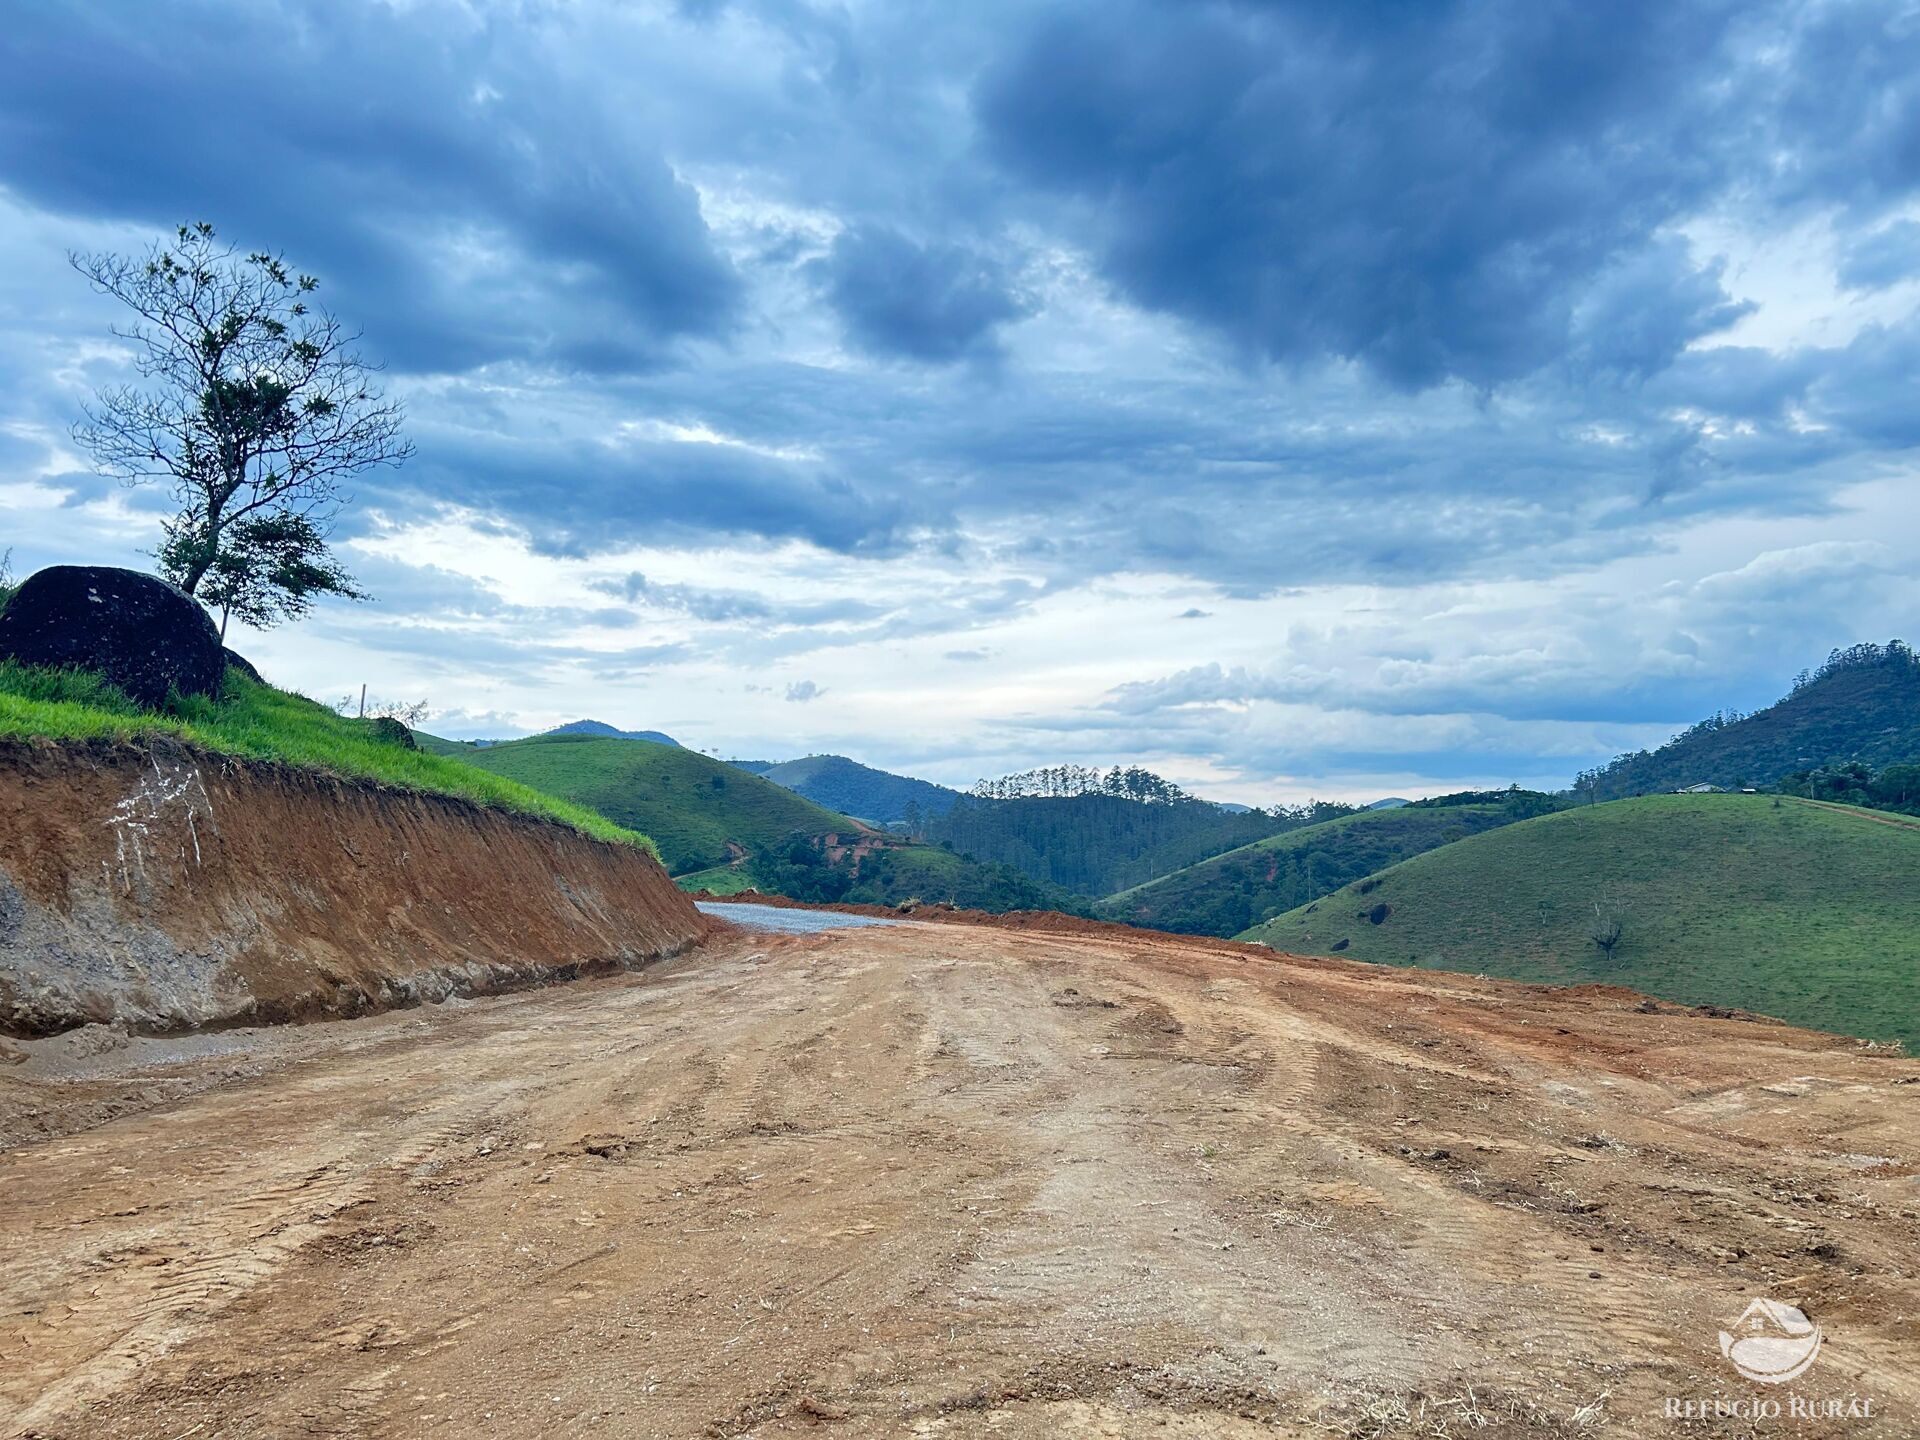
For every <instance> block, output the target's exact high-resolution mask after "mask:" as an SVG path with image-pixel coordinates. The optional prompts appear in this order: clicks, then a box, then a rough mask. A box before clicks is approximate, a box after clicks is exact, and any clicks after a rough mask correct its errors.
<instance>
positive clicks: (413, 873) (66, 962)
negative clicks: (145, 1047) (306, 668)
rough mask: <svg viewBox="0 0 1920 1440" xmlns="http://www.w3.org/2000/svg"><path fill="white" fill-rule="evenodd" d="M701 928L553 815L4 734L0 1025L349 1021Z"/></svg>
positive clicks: (614, 960) (516, 981)
mask: <svg viewBox="0 0 1920 1440" xmlns="http://www.w3.org/2000/svg"><path fill="white" fill-rule="evenodd" d="M710 928H711V922H709V921H708V920H706V919H705V917H703V916H702V915H700V913H699V912H698V911H696V910H695V909H694V907H693V904H692V902H691V901H690V900H689V899H688V898H687V896H686V895H684V894H682V893H681V892H680V891H679V890H677V889H675V888H674V885H673V883H672V881H670V880H669V879H668V878H667V875H666V872H665V871H664V870H662V869H661V868H660V866H659V864H658V863H657V862H655V861H654V860H653V858H652V857H651V856H649V855H646V854H644V853H643V852H641V851H639V850H635V849H632V848H631V847H627V846H621V845H611V844H607V843H604V842H602V841H598V840H591V839H588V838H586V837H585V836H582V835H580V834H578V833H577V832H575V831H573V830H570V829H568V828H566V827H564V826H561V825H558V824H555V823H552V822H549V821H544V820H537V819H532V818H529V817H523V816H519V815H513V814H509V813H506V812H503V811H499V810H491V809H486V808H483V807H481V806H478V805H473V804H470V803H468V802H466V801H462V800H455V799H450V798H446V797H442V796H433V795H420V794H414V793H411V792H404V791H397V790H392V789H388V788H385V787H381V786H378V785H374V784H371V783H367V782H358V781H345V780H338V779H333V778H330V777H326V776H321V775H316V774H313V773H311V772H308V771H303V770H298V769H294V768H292V767H289V766H283V765H276V764H267V763H261V762H255V761H247V760H239V759H235V758H232V757H228V756H217V755H210V754H207V753H204V752H202V751H199V750H196V749H192V748H189V747H186V746H182V745H178V744H172V743H165V742H155V743H153V744H142V745H127V744H106V743H95V744H76V743H56V742H51V741H23V740H5V739H0V1032H4V1033H12V1034H16V1035H32V1034H46V1033H51V1032H54V1031H59V1030H65V1029H68V1028H71V1027H73V1026H77V1025H82V1024H87V1023H90V1022H104V1023H108V1024H114V1025H120V1026H124V1027H127V1028H129V1029H134V1030H143V1031H156V1032H157V1031H170V1030H187V1029H197V1028H206V1027H215V1026H224V1025H238V1024H256V1023H261V1022H267V1021H280V1020H299V1019H310V1018H320V1017H326V1016H336V1015H351V1014H358V1013H361V1012H364V1011H369V1010H376V1009H382V1008H386V1007H389V1006H396V1005H407V1004H415V1003H419V1002H421V1001H426V1000H437V999H443V998H446V997H448V996H453V995H463V994H475V993H480V992H484V991H491V990H499V989H504V988H509V987H512V986H519V985H526V984H533V983H539V982H543V981H550V980H559V979H570V978H573V977H576V976H579V975H584V974H589V973H594V972H600V971H608V970H615V969H622V968H630V967H634V966H638V965H641V964H644V963H646V962H647V961H649V960H653V959H656V958H659V957H662V956H666V955H671V954H674V953H676V952H677V951H679V950H681V949H683V948H685V947H686V946H688V945H689V944H691V943H692V942H693V941H695V940H696V939H698V938H700V937H701V936H702V935H704V934H706V933H707V932H708V931H709V929H710Z"/></svg>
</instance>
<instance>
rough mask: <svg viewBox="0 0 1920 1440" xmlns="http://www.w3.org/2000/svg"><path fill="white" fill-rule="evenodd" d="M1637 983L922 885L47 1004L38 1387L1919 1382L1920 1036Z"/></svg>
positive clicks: (372, 1416) (12, 1398)
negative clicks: (465, 982)
mask: <svg viewBox="0 0 1920 1440" xmlns="http://www.w3.org/2000/svg"><path fill="white" fill-rule="evenodd" d="M1639 1004H1640V1002H1639V1001H1638V999H1637V997H1630V996H1625V995H1623V994H1621V993H1619V992H1608V991H1596V990H1587V991H1573V992H1552V991H1547V990H1544V989H1534V988H1529V987H1523V986H1517V985H1507V984H1498V983H1491V982H1478V981H1473V980H1469V979H1465V978H1462V977H1457V976H1450V975H1444V974H1434V973H1411V972H1391V971H1379V970H1370V969H1367V968H1365V967H1361V966H1354V965H1343V964H1339V963H1329V962H1293V961H1287V960H1282V959H1274V960H1265V959H1261V958H1259V957H1257V956H1255V955H1253V954H1250V953H1249V952H1247V951H1246V950H1244V949H1241V948H1236V947H1227V946H1217V945H1212V944H1209V943H1207V942H1188V941H1176V940H1172V939H1168V938H1162V937H1152V936H1145V935H1141V936H1137V937H1126V936H1099V935H1089V936H1049V935H1044V934H1030V933H1029V934H1019V933H1009V932H1001V931H995V930H991V929H983V928H963V927H959V926H941V925H908V926H902V927H889V928H874V929H866V930H858V931H842V932H831V933H825V934H818V935H808V936H751V935H734V936H730V937H728V938H726V939H724V940H722V941H720V942H718V943H716V944H713V945H710V946H709V947H708V948H706V949H704V950H703V951H700V952H698V953H694V954H691V955H687V956H683V957H681V958H679V959H677V960H673V961H670V962H667V963H664V964H661V965H659V966H657V967H655V968H654V969H652V970H650V971H648V972H646V973H645V974H643V975H639V976H632V977H624V978H619V979H611V980H595V981H587V982H581V983H578V984H573V985H566V986H559V987H555V988H551V989H546V990H540V991H535V992H530V993H525V994H520V995H511V996H503V997H493V998H489V999H485V1000H478V1001H473V1002H455V1003H452V1004H449V1005H445V1006H440V1007H434V1008H431V1009H426V1010H416V1011H410V1012H402V1013H396V1014H389V1015H385V1016H377V1017H373V1018H369V1019H365V1020H355V1021H343V1022H336V1023H330V1024H322V1025H310V1026H299V1027H281V1028H280V1029H278V1030H275V1031H251V1032H243V1033H236V1034H232V1035H227V1036H211V1037H201V1038H200V1039H197V1040H187V1041H174V1042H156V1041H137V1042H134V1043H132V1044H130V1045H129V1044H123V1045H120V1046H118V1047H117V1048H111V1049H107V1050H105V1051H104V1052H103V1053H99V1054H94V1055H87V1054H84V1053H83V1052H84V1051H86V1050H87V1049H88V1048H89V1046H90V1043H91V1040H92V1038H93V1037H89V1036H87V1035H81V1036H78V1037H69V1038H68V1039H65V1040H56V1041H49V1042H35V1044H34V1045H33V1046H30V1047H27V1048H28V1049H29V1051H30V1052H31V1057H32V1058H30V1059H28V1060H27V1061H25V1062H24V1063H20V1064H16V1065H13V1066H11V1067H0V1143H6V1144H8V1145H9V1147H10V1148H8V1149H7V1150H6V1152H5V1153H4V1154H0V1433H14V1432H21V1433H26V1434H31V1435H42V1436H74V1437H78V1436H154V1437H167V1440H174V1437H182V1440H184V1437H189V1436H191V1437H196V1440H216V1437H232V1436H256V1435H276V1436H277V1435H344V1436H362V1435H364V1436H488V1435H499V1436H530V1435H554V1436H559V1435H569V1436H571V1435H590V1434H594V1435H597V1434H614V1435H637V1436H673V1437H682V1436H697V1435H717V1436H736V1435H761V1436H787V1435H821V1436H849V1437H851V1436H895V1435H924V1436H936V1437H944V1436H976V1435H991V1436H1027V1435H1036V1436H1038V1435H1045V1436H1051V1437H1058V1436H1079V1435H1108V1436H1138V1435H1167V1436H1200V1435H1207V1436H1213V1435H1228V1436H1233V1435H1243V1434H1244V1435H1263V1436H1268V1435H1274V1434H1282V1435H1295V1434H1299V1435H1309V1434H1310V1435H1324V1434H1329V1433H1331V1434H1338V1435H1366V1436H1372V1435H1399V1434H1406V1435H1423V1436H1433V1435H1455V1436H1468V1435H1478V1436H1494V1435H1502V1434H1508V1433H1511V1434H1526V1435H1535V1434H1546V1435H1559V1434H1581V1435H1584V1434H1667V1433H1676V1432H1679V1431H1682V1430H1689V1433H1693V1432H1692V1431H1691V1430H1690V1427H1686V1426H1683V1425H1682V1424H1680V1423H1679V1422H1676V1421H1672V1420H1669V1419H1666V1418H1664V1414H1663V1412H1664V1407H1665V1406H1666V1404H1667V1401H1668V1399H1669V1397H1673V1398H1677V1399H1685V1400H1691V1401H1693V1402H1695V1403H1698V1402H1700V1401H1702V1400H1707V1401H1711V1399H1712V1398H1713V1397H1716V1396H1718V1397H1722V1398H1725V1399H1734V1398H1740V1399H1743V1400H1745V1401H1747V1402H1748V1403H1751V1402H1752V1400H1753V1399H1754V1398H1755V1397H1760V1398H1763V1399H1777V1400H1781V1401H1783V1402H1784V1401H1785V1400H1786V1398H1787V1397H1788V1396H1789V1395H1798V1396H1800V1397H1802V1398H1803V1399H1805V1400H1809V1401H1813V1402H1825V1401H1829V1400H1835V1399H1838V1400H1842V1401H1846V1400H1848V1399H1852V1400H1854V1401H1855V1403H1856V1405H1857V1404H1858V1403H1860V1402H1866V1403H1870V1404H1871V1407H1872V1418H1839V1419H1827V1420H1813V1421H1804V1420H1795V1419H1794V1418H1792V1417H1791V1415H1783V1416H1782V1417H1781V1418H1780V1419H1778V1420H1764V1421H1756V1422H1753V1423H1752V1424H1751V1425H1750V1426H1749V1425H1748V1424H1747V1423H1746V1422H1744V1421H1728V1422H1724V1423H1718V1424H1713V1425H1709V1426H1706V1427H1704V1428H1703V1429H1702V1430H1701V1431H1700V1432H1699V1433H1711V1434H1715V1435H1722V1434H1746V1433H1748V1431H1749V1429H1751V1430H1752V1431H1754V1432H1756V1433H1761V1434H1766V1435H1794V1434H1833V1435H1906V1434H1912V1433H1914V1432H1915V1431H1916V1430H1920V1365H1916V1356H1920V1344H1916V1333H1917V1332H1916V1326H1917V1325H1920V1279H1917V1278H1916V1276H1917V1275H1920V1180H1917V1179H1916V1172H1917V1170H1920V1166H1917V1165H1916V1162H1917V1161H1920V1118H1917V1117H1916V1103H1917V1102H1920V1084H1916V1083H1913V1082H1914V1079H1915V1077H1916V1076H1920V1064H1917V1063H1915V1062H1913V1061H1908V1060H1897V1059H1887V1058H1883V1057H1877V1056H1869V1055H1865V1054H1863V1053H1862V1052H1861V1051H1860V1049H1859V1048H1858V1047H1856V1046H1854V1045H1852V1044H1850V1043H1848V1042H1841V1041H1836V1040H1826V1039H1823V1038H1821V1037H1815V1036H1810V1035H1807V1034H1805V1033H1804V1032H1798V1031H1792V1030H1787V1029H1784V1028H1781V1027H1777V1026H1772V1025H1768V1024H1764V1023H1757V1022H1754V1021H1750V1020H1738V1019H1733V1020H1725V1019H1723V1020H1713V1019H1706V1018H1702V1017H1698V1016H1695V1015H1693V1014H1691V1013H1688V1012H1681V1011H1676V1010H1672V1009H1670V1008H1667V1007H1662V1008H1661V1012H1660V1013H1652V1014H1648V1013H1640V1012H1639V1010H1637V1009H1636V1006H1638V1005H1639ZM1903 1082H1904V1083H1903ZM1755 1296H1773V1297H1775V1298H1778V1299H1781V1300H1786V1301H1791V1302H1794V1303H1797V1304H1798V1305H1800V1306H1801V1307H1802V1308H1803V1309H1805V1310H1806V1312H1807V1313H1808V1314H1809V1315H1810V1316H1812V1317H1813V1319H1814V1320H1816V1321H1817V1322H1818V1323H1819V1325H1820V1326H1821V1327H1822V1330H1823V1333H1824V1337H1825V1341H1824V1349H1823V1351H1822V1353H1821V1355H1820V1357H1819V1358H1818V1360H1817V1361H1816V1363H1815V1364H1814V1366H1813V1368H1812V1369H1811V1370H1809V1371H1808V1372H1807V1374H1806V1375H1805V1376H1803V1377H1802V1378H1801V1379H1799V1380H1797V1381H1795V1382H1793V1383H1792V1384H1790V1385H1786V1386H1780V1387H1776V1388H1771V1389H1770V1388H1767V1387H1761V1386H1756V1385H1753V1384H1751V1383H1749V1382H1747V1381H1744V1380H1742V1379H1740V1378H1739V1377H1738V1376H1737V1375H1736V1374H1735V1373H1734V1372H1733V1370H1732V1369H1731V1368H1730V1366H1729V1365H1728V1363H1727V1361H1725V1360H1724V1359H1723V1358H1722V1357H1721V1354H1720V1349H1719V1345H1718V1342H1717V1339H1716V1336H1717V1333H1718V1330H1719V1328H1720V1327H1721V1326H1723V1325H1726V1324H1728V1323H1729V1322H1731V1321H1733V1320H1734V1319H1735V1318H1736V1317H1737V1316H1738V1315H1739V1314H1740V1312H1741V1311H1742V1310H1743V1309H1744V1308H1745V1306H1746V1304H1747V1302H1748V1301H1749V1299H1751V1298H1753V1297H1755Z"/></svg>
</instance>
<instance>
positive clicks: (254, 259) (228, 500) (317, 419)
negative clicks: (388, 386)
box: [68, 224, 413, 624]
mask: <svg viewBox="0 0 1920 1440" xmlns="http://www.w3.org/2000/svg"><path fill="white" fill-rule="evenodd" d="M68 260H69V262H70V263H71V264H72V265H73V267H74V269H76V270H78V271H79V272H80V274H82V275H83V276H85V277H86V279H87V281H88V282H89V283H90V284H91V285H92V286H93V288H94V289H95V290H96V291H98V292H99V293H101V294H103V295H111V296H113V297H114V298H115V299H116V300H119V301H121V302H122V303H123V304H125V305H126V306H127V308H128V309H130V310H131V311H132V312H133V314H134V317H135V318H134V320H133V322H132V323H131V324H130V325H128V326H127V327H126V328H124V329H121V328H116V329H115V330H114V334H116V335H118V336H119V337H120V338H121V339H123V340H125V341H127V342H128V343H129V344H131V345H132V346H133V349H134V365H135V368H136V370H137V371H138V372H139V376H140V381H141V383H140V384H138V385H132V386H120V387H116V388H113V389H108V390H104V391H102V392H101V393H100V394H99V395H98V396H97V397H96V398H95V400H94V402H93V403H92V404H90V405H88V406H87V407H86V411H85V419H84V420H83V421H82V422H81V423H80V424H79V425H76V426H75V427H74V439H75V441H76V442H77V443H78V444H79V445H80V446H81V448H82V449H84V450H85V451H86V452H87V453H88V454H89V455H91V456H92V457H93V461H94V463H95V464H96V465H97V466H98V467H99V468H100V469H101V470H102V471H103V472H104V473H106V474H109V475H114V476H117V477H119V479H120V480H121V481H123V482H124V483H126V484H129V485H139V484H147V483H151V482H154V481H161V482H164V483H166V484H167V485H169V486H170V487H171V489H172V492H173V496H174V498H175V500H177V501H178V502H179V504H180V507H181V508H180V512H179V514H177V515H176V516H174V518H173V519H171V520H169V521H168V522H167V523H166V539H165V542H164V543H163V544H162V545H161V547H160V550H159V552H158V557H159V559H160V562H161V568H162V571H163V573H164V574H165V575H166V576H167V578H168V579H170V580H172V581H174V582H175V583H176V584H178V585H179V586H180V587H181V588H182V589H183V590H185V591H186V592H187V593H188V594H190V595H198V596H200V597H201V598H202V599H205V600H209V601H211V602H212V603H214V604H217V605H219V606H220V607H221V609H222V612H223V614H227V615H239V616H241V617H242V618H243V619H248V620H249V621H250V622H251V623H265V624H271V623H275V622H277V621H279V620H284V619H288V618H291V617H293V616H296V615H299V614H302V613H304V612H305V610H306V609H307V607H308V606H309V605H310V604H311V603H312V597H313V596H315V595H323V594H334V595H349V596H358V595H359V594H360V592H359V591H358V590H357V589H355V588H354V586H353V583H352V580H351V579H350V577H348V575H347V574H346V572H345V571H344V570H342V569H341V568H340V567H339V566H338V565H337V564H335V563H334V561H333V559H332V557H331V554H330V553H329V551H328V548H327V536H328V532H329V530H330V528H331V525H332V522H333V519H334V517H335V515H336V514H337V513H338V511H339V508H340V506H341V505H342V504H344V503H345V501H346V498H347V497H346V495H345V494H344V492H343V490H342V488H341V487H342V485H343V484H344V482H345V481H346V480H347V479H348V478H349V477H350V476H352V475H355V474H357V473H358V472H360V471H362V470H365V469H367V468H369V467H371V466H376V465H397V464H399V463H401V462H402V461H404V460H405V459H406V458H407V457H408V456H409V455H411V454H412V453H413V447H412V446H411V445H409V444H408V443H407V441H406V440H405V439H404V438H403V437H402V435H401V419H402V415H401V410H400V407H399V405H398V404H396V403H394V402H392V401H389V400H387V399H385V398H384V397H383V396H382V395H381V394H380V392H379V390H378V389H377V388H376V387H375V385H374V384H373V376H374V372H375V367H374V366H372V365H370V364H368V363H367V362H366V361H364V360H362V359H361V358H360V356H359V355H358V353H357V352H356V351H355V349H354V345H355V342H356V340H357V339H358V337H357V335H355V334H354V333H353V332H350V331H348V330H347V329H346V328H345V327H344V326H343V325H342V324H341V323H340V322H339V321H338V320H336V319H335V318H334V317H333V316H331V315H329V314H328V313H327V312H326V311H324V310H322V309H319V308H317V307H316V306H315V305H314V303H313V301H312V298H311V297H312V295H313V293H314V291H315V290H316V289H317V288H318V285H319V281H317V280H315V279H314V278H313V277H312V276H311V275H303V274H300V273H298V272H296V271H294V270H291V269H289V268H288V266H287V264H286V262H285V261H284V260H283V259H282V258H281V257H280V256H278V255H272V254H268V253H266V252H264V251H256V252H254V253H251V254H245V255H243V254H242V253H241V252H240V251H239V250H237V249H235V248H234V247H232V246H230V245H225V244H223V243H221V242H220V241H219V240H218V239H216V238H215V236H214V232H213V227H212V226H211V225H206V224H200V225H192V226H187V225H183V226H181V227H180V228H179V230H178V231H176V232H175V235H174V239H173V241H172V242H171V243H160V244H155V245H154V246H152V247H151V248H150V249H149V250H148V251H147V253H146V254H144V255H138V256H125V255H112V254H91V255H89V254H73V255H69V256H68ZM209 586H210V587H211V588H209Z"/></svg>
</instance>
